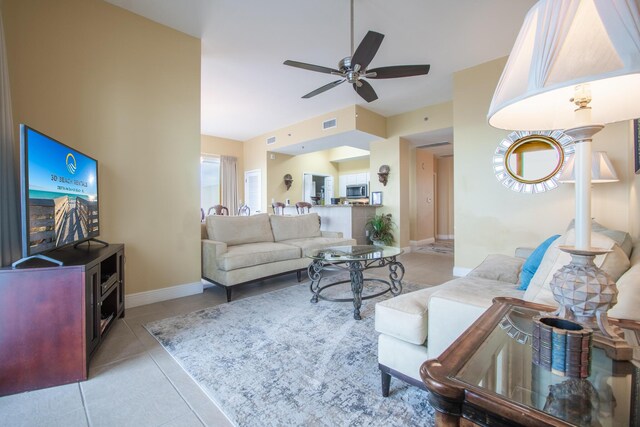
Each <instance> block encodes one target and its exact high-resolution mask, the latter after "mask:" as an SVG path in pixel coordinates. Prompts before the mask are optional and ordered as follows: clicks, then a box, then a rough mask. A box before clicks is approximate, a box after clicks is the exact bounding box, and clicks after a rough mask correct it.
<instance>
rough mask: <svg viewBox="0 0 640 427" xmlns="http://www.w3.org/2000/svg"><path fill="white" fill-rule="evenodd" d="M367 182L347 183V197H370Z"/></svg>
mask: <svg viewBox="0 0 640 427" xmlns="http://www.w3.org/2000/svg"><path fill="white" fill-rule="evenodd" d="M368 187H369V186H368V185H367V184H358V185H347V199H362V198H363V197H369V191H368V190H369V189H368Z"/></svg>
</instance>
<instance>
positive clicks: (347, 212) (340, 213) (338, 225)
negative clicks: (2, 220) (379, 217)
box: [284, 205, 382, 245]
mask: <svg viewBox="0 0 640 427" xmlns="http://www.w3.org/2000/svg"><path fill="white" fill-rule="evenodd" d="M379 207H382V205H313V206H312V207H311V212H312V213H313V212H316V213H317V214H318V215H320V230H322V231H341V232H342V234H343V236H344V237H346V238H350V239H356V241H357V242H358V244H359V245H367V244H369V241H368V239H367V236H366V232H365V224H366V223H367V221H368V220H369V219H370V218H372V217H373V216H375V214H376V209H377V208H379ZM336 208H342V209H336ZM284 213H285V214H286V215H297V211H296V207H295V206H287V207H285V209H284Z"/></svg>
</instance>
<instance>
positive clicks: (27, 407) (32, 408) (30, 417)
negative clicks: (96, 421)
mask: <svg viewBox="0 0 640 427" xmlns="http://www.w3.org/2000/svg"><path fill="white" fill-rule="evenodd" d="M0 414H2V416H1V423H2V424H3V425H6V426H36V425H64V423H63V422H65V423H68V425H73V426H76V425H87V421H86V416H85V412H84V407H83V405H82V397H81V395H80V388H79V387H78V384H77V383H73V384H67V385H62V386H58V387H50V388H45V389H42V390H36V391H29V392H25V393H18V394H13V395H11V396H4V397H1V398H0Z"/></svg>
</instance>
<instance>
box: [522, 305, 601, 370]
mask: <svg viewBox="0 0 640 427" xmlns="http://www.w3.org/2000/svg"><path fill="white" fill-rule="evenodd" d="M592 335H593V331H592V330H591V329H590V328H587V327H584V326H582V325H580V324H578V323H576V322H572V321H570V320H567V319H562V318H559V317H534V318H533V336H532V348H533V354H532V362H533V363H534V364H535V365H538V366H540V367H542V368H544V369H547V370H550V371H551V372H552V373H554V374H556V375H560V376H563V377H565V376H566V377H572V378H587V377H588V376H589V373H590V371H591V339H592Z"/></svg>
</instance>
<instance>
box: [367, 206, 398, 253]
mask: <svg viewBox="0 0 640 427" xmlns="http://www.w3.org/2000/svg"><path fill="white" fill-rule="evenodd" d="M394 226H395V224H394V223H393V221H392V220H391V214H380V215H376V216H374V217H373V218H371V219H369V221H367V224H366V225H365V228H366V230H367V231H368V232H369V239H371V243H373V244H374V245H376V246H389V245H391V244H392V243H393V241H394V238H393V233H391V230H392V229H393V227H394Z"/></svg>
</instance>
